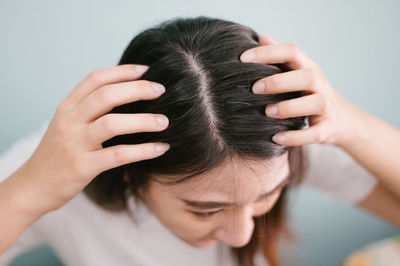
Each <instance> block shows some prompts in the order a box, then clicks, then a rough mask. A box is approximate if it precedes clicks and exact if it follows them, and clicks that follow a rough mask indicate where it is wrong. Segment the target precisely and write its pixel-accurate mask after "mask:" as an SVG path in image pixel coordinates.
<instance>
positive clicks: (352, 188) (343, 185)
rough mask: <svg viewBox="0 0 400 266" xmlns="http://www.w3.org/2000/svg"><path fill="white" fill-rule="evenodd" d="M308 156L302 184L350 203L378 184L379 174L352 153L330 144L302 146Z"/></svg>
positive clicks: (363, 196)
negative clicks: (366, 166)
mask: <svg viewBox="0 0 400 266" xmlns="http://www.w3.org/2000/svg"><path fill="white" fill-rule="evenodd" d="M303 151H304V154H305V156H306V158H307V160H308V167H307V169H306V171H305V176H304V180H303V185H305V186H309V187H312V188H315V189H319V190H321V191H323V192H325V193H327V194H330V195H331V196H333V197H335V198H338V199H339V200H343V201H345V202H348V203H352V204H354V203H357V202H359V201H361V200H362V199H363V198H365V197H366V196H367V195H368V194H369V193H370V192H371V191H372V189H373V188H374V187H375V185H376V183H377V180H376V178H375V177H374V176H373V175H372V174H371V173H370V172H369V171H368V170H367V169H365V168H364V167H363V166H362V165H361V164H359V163H358V162H357V161H356V160H355V159H354V158H353V157H352V156H350V155H349V154H348V153H346V152H345V151H344V150H342V149H340V148H339V147H336V146H333V145H327V144H311V145H307V146H303Z"/></svg>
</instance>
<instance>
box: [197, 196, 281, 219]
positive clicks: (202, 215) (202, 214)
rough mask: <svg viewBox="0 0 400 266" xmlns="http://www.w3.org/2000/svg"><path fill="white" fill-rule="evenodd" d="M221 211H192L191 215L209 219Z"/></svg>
mask: <svg viewBox="0 0 400 266" xmlns="http://www.w3.org/2000/svg"><path fill="white" fill-rule="evenodd" d="M275 193H276V192H274V193H272V194H275ZM262 200H265V198H261V199H259V201H262ZM222 211H223V210H218V211H212V212H194V211H192V213H193V214H194V215H196V216H198V217H201V218H209V217H211V216H213V215H216V214H218V213H220V212H222Z"/></svg>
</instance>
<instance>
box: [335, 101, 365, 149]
mask: <svg viewBox="0 0 400 266" xmlns="http://www.w3.org/2000/svg"><path fill="white" fill-rule="evenodd" d="M341 110H342V112H341V115H340V119H341V120H342V122H343V123H342V127H341V129H340V132H341V133H340V134H339V137H338V138H337V140H336V142H335V143H334V144H335V145H336V146H338V147H339V148H342V149H343V150H346V151H349V150H350V149H352V147H353V146H354V145H362V144H363V143H366V142H367V141H368V137H369V135H368V129H367V127H366V126H367V124H366V123H365V121H366V116H367V115H368V114H367V113H366V112H364V111H363V110H361V109H359V108H358V107H356V106H355V105H353V104H351V103H350V102H347V101H345V100H343V101H342V107H341Z"/></svg>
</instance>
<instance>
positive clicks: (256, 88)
mask: <svg viewBox="0 0 400 266" xmlns="http://www.w3.org/2000/svg"><path fill="white" fill-rule="evenodd" d="M264 91H265V83H264V82H262V81H260V80H259V81H257V82H256V83H254V85H253V92H254V93H256V94H257V93H258V94H260V93H263V92H264Z"/></svg>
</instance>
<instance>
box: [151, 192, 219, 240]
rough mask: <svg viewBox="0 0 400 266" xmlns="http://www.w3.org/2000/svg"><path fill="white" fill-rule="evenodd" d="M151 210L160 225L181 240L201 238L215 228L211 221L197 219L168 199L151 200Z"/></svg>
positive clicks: (177, 203) (213, 222)
mask: <svg viewBox="0 0 400 266" xmlns="http://www.w3.org/2000/svg"><path fill="white" fill-rule="evenodd" d="M151 209H152V211H153V213H154V214H155V215H156V216H157V218H158V220H159V221H160V222H161V223H162V224H164V225H165V226H166V227H167V228H168V229H169V230H170V231H171V232H173V233H174V234H175V235H177V236H179V237H181V238H183V239H197V238H201V237H204V236H205V235H208V234H209V233H210V232H212V231H213V230H214V229H215V228H216V225H215V221H213V219H209V220H203V219H199V218H197V217H196V216H194V215H193V214H192V213H190V212H188V211H187V210H185V209H184V208H183V206H182V205H181V204H179V202H177V201H176V200H174V199H171V198H168V197H165V198H161V197H159V198H157V199H153V201H152V206H151Z"/></svg>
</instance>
